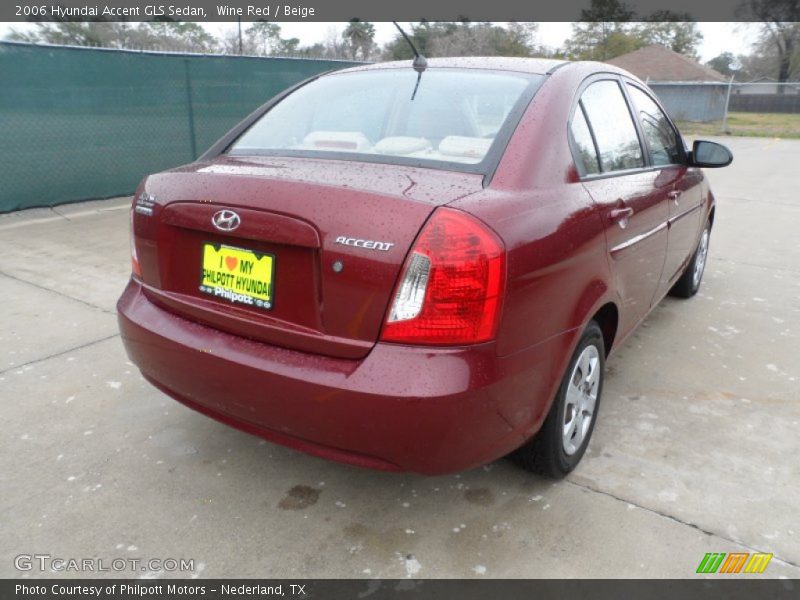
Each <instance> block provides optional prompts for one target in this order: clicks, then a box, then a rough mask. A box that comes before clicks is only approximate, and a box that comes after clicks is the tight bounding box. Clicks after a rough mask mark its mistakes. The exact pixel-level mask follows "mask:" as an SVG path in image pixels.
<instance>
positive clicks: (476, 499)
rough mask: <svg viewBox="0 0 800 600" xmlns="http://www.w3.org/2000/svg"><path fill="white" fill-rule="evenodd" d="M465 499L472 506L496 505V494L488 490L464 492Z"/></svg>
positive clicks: (478, 489) (479, 489)
mask: <svg viewBox="0 0 800 600" xmlns="http://www.w3.org/2000/svg"><path fill="white" fill-rule="evenodd" d="M464 499H465V500H466V501H467V502H469V503H470V504H477V505H478V506H489V505H490V504H494V494H493V493H492V490H490V489H488V488H477V489H474V490H464Z"/></svg>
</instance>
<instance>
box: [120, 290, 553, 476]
mask: <svg viewBox="0 0 800 600" xmlns="http://www.w3.org/2000/svg"><path fill="white" fill-rule="evenodd" d="M117 308H118V314H119V325H120V330H121V333H122V339H123V342H124V344H125V348H126V350H127V352H128V355H129V357H130V358H131V360H132V361H133V362H134V363H136V365H137V366H138V367H139V368H140V369H141V371H142V373H143V374H144V376H145V377H146V378H147V379H148V380H149V381H151V382H152V383H154V384H155V385H156V386H157V387H159V388H160V389H162V390H163V391H165V392H166V393H168V394H170V395H171V396H173V397H174V398H175V399H177V400H179V401H181V402H183V403H184V404H186V405H187V406H189V407H191V408H193V409H195V410H198V411H199V412H201V413H204V414H206V415H208V416H211V417H213V418H215V419H218V420H219V421H222V422H224V423H226V424H229V425H232V426H234V427H237V428H239V429H242V430H244V431H247V432H249V433H252V434H255V435H259V436H261V437H264V438H266V439H268V440H271V441H274V442H276V443H280V444H283V445H286V446H289V447H292V448H295V449H298V450H301V451H304V452H307V453H310V454H314V455H317V456H321V457H324V458H327V459H332V460H337V461H340V462H346V463H349V464H355V465H359V466H364V467H371V468H377V469H385V470H404V471H415V472H418V473H424V474H438V473H447V472H455V471H460V470H465V469H468V468H471V467H474V466H477V465H480V464H484V463H486V462H489V461H491V460H494V459H496V458H499V457H501V456H503V455H505V454H507V453H508V452H510V451H512V450H514V449H515V448H517V447H519V446H520V445H521V444H522V443H523V442H524V440H525V439H526V438H527V437H529V436H530V435H532V433H533V432H535V430H536V429H538V426H539V425H540V423H541V421H542V419H543V417H544V414H545V412H546V410H547V407H548V405H549V400H548V399H547V398H548V396H545V395H544V394H546V393H548V391H547V389H546V388H547V387H548V386H547V385H546V384H547V383H548V381H547V380H548V376H547V371H548V370H549V364H548V363H549V360H547V356H549V355H550V353H549V352H548V351H547V349H546V348H542V347H537V348H538V350H537V352H536V354H539V355H540V360H538V361H534V362H531V359H534V357H533V356H530V355H529V354H526V355H525V356H520V355H515V357H513V358H508V359H500V358H498V357H497V356H496V355H495V351H494V345H493V344H481V345H478V346H474V347H468V348H447V349H444V348H441V349H431V348H422V347H409V346H401V345H394V344H380V343H379V344H376V345H375V347H374V348H373V350H372V351H371V352H370V353H369V354H368V355H367V356H366V357H365V358H363V359H359V360H350V359H339V358H331V357H325V356H320V355H314V354H308V353H304V352H298V351H295V350H287V349H284V348H279V347H276V346H271V345H267V344H264V343H261V342H255V341H252V340H249V339H246V338H242V337H238V336H234V335H231V334H227V333H224V332H220V331H217V330H215V329H213V328H209V327H206V326H204V325H200V324H198V323H194V322H192V321H188V320H186V319H184V318H181V317H179V316H177V315H174V314H172V313H170V312H168V311H165V310H163V309H161V308H159V307H157V306H156V305H154V304H153V303H151V302H150V301H149V300H148V299H147V298H146V297H145V295H144V294H143V292H142V288H141V285H140V284H139V283H138V282H137V281H135V280H132V281H131V282H130V283H129V284H128V287H127V288H126V289H125V291H124V292H123V294H122V297H121V298H120V300H119V303H118V306H117Z"/></svg>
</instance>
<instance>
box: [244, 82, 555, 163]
mask: <svg viewBox="0 0 800 600" xmlns="http://www.w3.org/2000/svg"><path fill="white" fill-rule="evenodd" d="M541 79H542V77H541V76H539V75H527V74H517V73H508V72H497V71H481V70H447V69H428V70H427V71H425V72H423V73H422V76H421V77H419V79H418V76H417V73H416V72H415V71H414V70H413V69H411V68H410V67H409V68H408V69H407V70H406V69H386V70H382V71H381V70H376V71H364V72H355V73H341V74H334V75H329V76H325V77H321V78H320V79H317V80H316V81H313V82H311V83H309V84H307V85H305V86H303V87H301V88H300V89H298V90H297V91H295V92H294V93H292V94H290V95H289V96H287V97H286V98H285V99H283V100H282V101H280V102H279V103H278V104H277V105H275V106H274V107H272V108H271V109H270V110H269V111H268V112H267V113H266V114H264V115H263V116H262V117H261V118H260V119H259V120H258V121H256V122H255V123H254V124H253V125H252V126H251V127H250V128H249V129H248V130H247V131H246V132H245V133H244V134H243V135H242V136H241V137H240V138H239V139H238V140H237V141H236V142H235V143H234V144H233V145H232V147H231V148H230V150H229V153H230V154H232V155H253V154H267V155H280V156H315V157H331V158H334V157H335V158H353V159H360V160H369V161H370V162H398V163H401V164H402V163H406V164H422V165H425V164H426V163H430V166H435V165H437V164H440V165H443V166H445V165H446V166H447V167H449V168H453V167H455V168H459V166H461V167H462V168H464V167H467V168H465V169H464V170H477V169H474V167H477V166H478V165H481V164H485V163H487V162H490V159H491V155H492V154H497V151H496V150H495V149H496V148H498V147H499V151H500V152H501V151H502V149H503V148H504V146H505V143H506V142H507V141H508V137H509V136H510V134H511V132H513V129H514V127H515V126H516V124H517V121H518V120H519V117H520V115H521V113H522V111H523V110H524V108H525V106H527V103H528V102H529V101H530V98H531V97H532V96H533V93H534V91H535V89H536V88H537V87H538V86H539V84H540V82H541ZM495 142H497V144H495ZM501 146H502V147H501ZM470 166H471V167H473V168H468V167H470ZM459 170H461V169H459Z"/></svg>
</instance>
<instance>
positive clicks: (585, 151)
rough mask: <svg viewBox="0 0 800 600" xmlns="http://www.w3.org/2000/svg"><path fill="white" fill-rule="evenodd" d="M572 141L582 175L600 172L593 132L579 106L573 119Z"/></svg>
mask: <svg viewBox="0 0 800 600" xmlns="http://www.w3.org/2000/svg"><path fill="white" fill-rule="evenodd" d="M570 131H571V133H572V141H573V143H574V150H575V152H576V156H575V161H576V162H578V163H579V164H578V170H579V171H580V172H581V175H593V174H595V173H599V172H600V163H599V162H598V160H597V151H596V150H595V148H594V141H593V140H592V132H591V131H589V125H588V124H587V123H586V117H585V116H584V115H583V108H582V107H581V105H580V104H579V105H578V106H577V108H576V109H575V116H573V117H572V126H571V128H570Z"/></svg>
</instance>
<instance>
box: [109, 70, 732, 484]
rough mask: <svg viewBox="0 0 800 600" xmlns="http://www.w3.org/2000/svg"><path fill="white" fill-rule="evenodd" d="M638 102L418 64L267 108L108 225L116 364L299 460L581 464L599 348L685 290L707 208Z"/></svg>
mask: <svg viewBox="0 0 800 600" xmlns="http://www.w3.org/2000/svg"><path fill="white" fill-rule="evenodd" d="M731 160H732V156H731V154H730V152H729V151H728V150H727V149H726V148H725V147H724V146H720V145H719V144H715V143H713V142H695V143H694V146H693V148H692V150H688V149H687V148H686V147H685V145H684V142H683V140H682V138H681V136H680V134H679V132H678V130H677V129H676V128H675V125H674V124H673V123H672V122H671V120H670V118H669V117H668V116H667V114H666V113H665V111H664V110H663V108H662V107H661V106H660V104H659V102H658V100H657V99H656V98H655V97H654V96H653V95H652V93H651V92H650V90H649V89H648V88H647V86H645V85H644V84H643V83H642V82H641V81H639V80H638V79H636V78H635V77H633V76H631V75H630V74H628V73H627V72H625V71H622V70H620V69H617V68H615V67H611V66H609V65H604V64H599V63H568V62H559V61H547V60H534V59H505V58H494V59H484V58H481V59H438V60H437V59H434V60H431V61H430V62H429V64H428V65H427V68H417V69H413V68H412V67H411V65H410V63H407V62H399V63H383V64H376V65H371V66H365V67H358V68H354V69H346V70H343V71H338V72H335V73H330V74H326V75H323V76H320V77H318V78H315V79H312V80H309V81H306V82H304V83H302V84H301V85H299V86H296V87H295V88H293V89H291V90H289V91H287V92H286V93H284V94H281V95H280V96H278V97H276V98H274V99H273V100H271V101H270V102H268V103H267V104H265V105H264V106H263V107H261V108H260V109H259V110H257V111H256V112H255V113H253V114H252V115H250V116H249V117H248V118H247V119H245V121H243V122H242V123H241V124H239V125H238V126H237V127H236V128H234V129H233V130H232V131H231V132H230V133H229V134H227V135H226V136H225V137H224V138H223V139H221V140H220V141H219V142H218V143H217V144H215V145H214V146H213V147H212V148H211V149H210V150H209V151H208V152H207V153H206V154H204V155H203V156H202V157H201V158H200V159H199V160H198V161H196V162H194V163H192V164H190V165H187V166H184V167H180V168H176V169H172V170H170V171H167V172H164V173H159V174H156V175H151V176H149V177H147V178H146V179H145V180H144V181H143V182H142V184H141V185H140V186H139V188H138V190H137V192H136V195H135V196H134V201H133V207H132V213H131V214H132V217H131V218H132V228H133V247H132V254H133V275H132V277H131V280H130V283H129V284H128V286H127V288H126V289H125V291H124V293H123V294H122V297H121V298H120V300H119V304H118V309H119V323H120V328H121V331H122V337H123V340H124V343H125V346H126V348H127V352H128V354H129V356H130V358H131V360H133V361H134V362H135V363H136V364H137V365H138V367H139V368H140V369H141V371H142V373H143V374H144V376H145V377H146V378H147V379H148V380H149V381H151V382H152V383H153V384H154V385H155V386H157V387H158V388H159V389H161V390H163V391H164V392H166V393H167V394H169V395H171V396H172V397H174V398H175V399H176V400H178V401H180V402H182V403H184V404H186V405H187V406H189V407H191V408H193V409H195V410H197V411H199V412H201V413H204V414H206V415H208V416H211V417H213V418H215V419H218V420H220V421H222V422H223V423H227V424H229V425H232V426H234V427H238V428H240V429H242V430H244V431H247V432H250V433H253V434H256V435H259V436H262V437H264V438H266V439H268V440H271V441H274V442H277V443H280V444H285V445H287V446H290V447H292V448H296V449H299V450H302V451H305V452H308V453H311V454H315V455H318V456H322V457H325V458H330V459H334V460H339V461H343V462H347V463H351V464H356V465H361V466H365V467H372V468H378V469H388V470H409V471H416V472H419V473H426V474H436V473H446V472H453V471H459V470H464V469H468V468H471V467H474V466H477V465H481V464H483V463H486V462H489V461H492V460H495V459H497V458H499V457H501V456H504V455H506V454H509V453H512V452H514V453H515V456H516V457H517V458H518V459H519V462H520V463H521V464H522V465H524V466H526V467H528V468H530V469H533V470H535V471H537V472H539V473H543V474H546V475H549V476H554V477H559V476H563V475H565V474H566V473H568V472H569V471H571V470H572V469H573V468H574V467H575V466H576V465H577V464H578V462H579V461H580V459H581V456H582V455H583V453H584V451H585V450H586V447H587V445H588V443H589V438H590V436H591V434H592V429H593V427H594V424H595V422H596V416H597V411H598V408H599V405H600V398H601V393H602V389H603V367H604V363H605V360H606V357H607V356H608V355H609V354H610V353H611V352H613V351H614V350H615V349H616V348H617V347H619V346H620V344H621V343H622V342H623V340H624V339H625V338H626V336H628V335H629V334H630V333H631V332H632V331H633V330H634V328H635V327H636V326H637V325H638V324H639V323H640V322H641V321H642V319H644V318H645V317H646V316H647V314H648V313H649V311H650V310H651V309H652V308H653V307H654V306H655V305H656V304H657V303H658V302H659V300H660V299H661V298H662V297H663V296H664V295H665V294H667V293H668V292H671V293H673V294H675V295H678V296H682V297H689V296H692V295H693V294H695V293H696V292H697V290H698V287H699V286H700V282H701V279H702V276H703V268H704V266H705V262H706V257H707V254H708V245H709V235H710V232H711V228H712V225H713V223H714V213H715V205H714V197H713V195H712V194H711V192H710V190H709V187H708V183H707V181H706V179H705V178H704V176H703V172H702V171H701V170H700V168H698V167H718V166H725V165H727V164H729V163H730V161H731Z"/></svg>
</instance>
